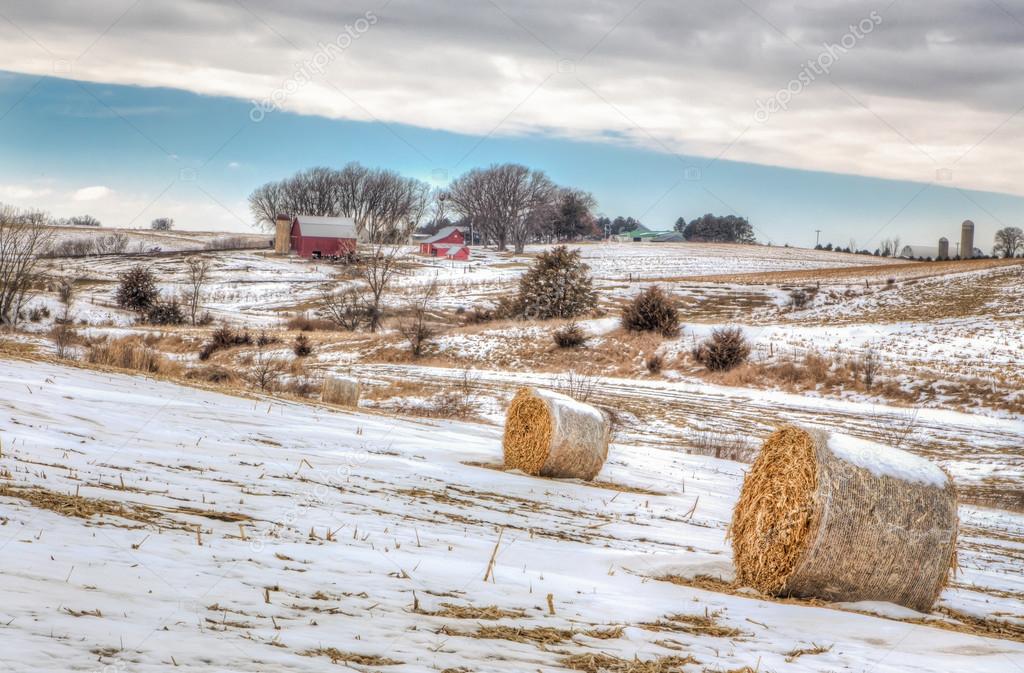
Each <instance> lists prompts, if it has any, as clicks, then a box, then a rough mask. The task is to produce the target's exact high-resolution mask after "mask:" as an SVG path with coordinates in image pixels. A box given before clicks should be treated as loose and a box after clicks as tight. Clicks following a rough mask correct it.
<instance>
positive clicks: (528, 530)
mask: <svg viewBox="0 0 1024 673" xmlns="http://www.w3.org/2000/svg"><path fill="white" fill-rule="evenodd" d="M715 399H717V396H716V395H715V394H714V391H709V397H708V404H713V403H714V400H715ZM837 404H839V403H837ZM818 413H824V414H828V413H830V412H829V405H822V408H821V409H819V410H818ZM991 423H996V421H994V420H993V421H990V424H991ZM0 438H2V441H3V452H2V458H0V474H2V480H0V488H2V489H3V491H2V492H0V515H2V516H0V523H2V526H0V557H2V562H0V573H2V575H3V580H2V586H3V587H4V589H3V601H2V602H0V636H2V639H3V642H4V647H3V648H0V662H2V664H3V670H11V671H19V672H20V671H140V672H147V671H167V670H172V669H174V668H186V669H188V670H194V671H210V672H213V671H218V672H219V671H326V670H356V671H377V670H386V671H396V672H403V673H404V672H410V673H411V672H414V671H415V672H418V671H424V672H426V671H463V672H468V671H488V672H490V671H509V672H513V671H515V672H519V671H534V670H539V671H554V670H591V671H593V670H598V666H596V665H595V664H594V663H593V662H595V661H598V662H601V661H603V663H604V664H605V668H604V669H602V670H605V669H607V670H615V671H628V670H639V669H635V668H630V664H631V662H633V661H634V660H635V659H636V660H640V661H655V660H660V662H661V668H653V667H652V668H650V669H644V670H652V671H653V670H660V671H662V672H663V673H667V672H669V671H687V672H688V673H690V672H692V673H697V672H699V671H727V670H739V669H741V668H742V667H749V669H743V670H756V671H782V670H785V671H790V670H792V671H840V670H851V671H893V672H896V671H898V672H901V673H903V672H907V671H956V672H957V673H960V672H961V671H964V670H970V671H993V672H996V671H999V672H1005V671H1012V670H1017V669H1018V668H1021V667H1024V643H1022V642H1021V635H1020V634H1021V631H1020V625H1024V578H1022V575H1021V572H1020V571H1021V554H1022V553H1024V517H1022V516H1020V515H1013V514H1009V513H1005V512H998V511H994V510H981V509H975V508H971V507H962V508H961V520H962V533H961V543H960V566H961V572H960V575H959V576H958V577H957V579H956V582H955V583H954V584H953V585H951V587H950V588H949V589H947V590H946V591H945V592H944V593H943V595H942V597H941V600H940V608H942V609H944V610H946V611H947V612H940V613H933V614H931V615H929V616H924V615H920V614H916V613H908V612H907V611H906V610H902V609H900V610H897V609H895V608H893V607H892V606H885V605H864V604H857V605H852V606H850V605H847V606H810V605H807V604H801V603H796V602H790V603H786V602H777V601H769V600H764V599H762V598H759V597H757V596H754V595H744V594H742V593H741V594H731V593H721V592H713V591H709V590H706V589H701V588H695V587H690V586H684V585H680V584H676V583H670V582H666V581H658V579H657V578H659V577H664V576H667V575H674V576H684V577H685V576H694V575H709V576H712V577H719V578H722V579H728V578H729V577H730V575H731V564H730V552H729V546H728V544H727V541H726V539H725V528H726V525H727V522H728V519H729V513H730V509H731V507H732V504H733V502H734V500H735V498H736V496H737V493H738V488H739V484H740V481H741V479H742V473H743V465H741V464H739V463H734V462H729V461H723V460H716V459H714V458H707V457H700V456H692V455H687V454H685V453H681V452H679V451H677V450H671V449H668V448H662V447H661V446H655V445H652V444H650V443H648V442H646V441H644V440H643V438H642V437H641V436H639V435H638V436H631V437H627V438H626V440H624V441H622V442H618V443H616V444H615V445H614V446H613V447H612V450H611V456H610V460H609V462H608V464H607V465H606V467H605V469H604V471H603V472H602V473H601V474H600V475H599V477H598V482H597V483H595V484H594V485H584V484H581V483H574V482H566V481H552V480H543V479H535V478H531V477H527V476H524V475H521V474H515V473H505V472H502V471H499V470H495V469H489V468H487V467H482V466H479V465H480V464H493V463H496V462H499V461H500V455H501V448H500V442H501V439H500V430H499V428H497V427H494V426H490V425H478V424H471V423H456V422H448V421H443V422H442V421H416V420H408V419H399V418H394V417H389V416H384V415H377V414H372V413H365V412H364V413H341V412H336V411H330V410H327V409H323V408H318V407H315V406H307V405H302V404H295V403H284V402H281V401H279V400H273V399H268V398H241V397H229V396H224V395H220V394H216V393H212V392H203V391H199V390H196V389H192V388H185V387H180V386H177V385H174V384H171V383H165V382H157V381H152V380H147V379H144V378H141V377H131V376H126V375H116V374H105V373H98V372H91V371H86V370H80V369H74V368H64V367H60V366H56V365H52V364H45V363H39V362H22V361H10V360H0ZM964 460H965V461H967V462H971V458H970V457H969V456H968V457H965V459H964ZM468 463H475V464H476V465H471V464H468ZM992 467H994V468H995V469H998V466H992ZM492 561H493V563H492ZM489 570H490V572H488V571H489ZM485 576H486V577H487V579H486V580H485ZM840 608H841V609H840ZM863 612H880V613H882V615H886V616H872V615H869V614H863ZM965 615H973V616H975V617H978V618H983V619H985V620H986V621H984V622H981V623H979V624H981V626H979V625H977V624H975V626H973V627H971V628H973V629H974V631H975V633H973V634H972V633H968V632H966V631H968V630H971V628H968V627H965V626H962V625H961V626H959V627H958V626H956V624H953V622H954V621H956V620H964V619H969V617H966V616H965ZM907 619H909V621H905V620H907ZM901 620H904V621H901ZM922 620H924V621H922ZM995 620H1005V622H1004V623H1006V624H1016V625H1017V626H1015V627H1006V628H1005V629H1004V633H1003V634H1002V637H995V636H996V634H995V633H994V630H993V629H992V628H991V625H992V624H998V621H995ZM929 622H930V623H929ZM939 622H942V623H945V624H947V625H949V626H950V628H954V629H957V628H958V629H959V630H950V629H948V628H947V629H940V628H937V627H936V623H939ZM961 624H962V622H961ZM986 625H987V626H986ZM502 627H507V628H502ZM1014 629H1016V631H1014ZM1014 634H1016V635H1014ZM800 650H813V651H814V652H813V653H810V652H808V653H803V654H801V653H800ZM670 657H674V659H671V658H670ZM602 658H604V659H602ZM332 661H333V662H334V663H333V664H332ZM587 662H590V663H589V664H588V663H587ZM588 666H589V667H588Z"/></svg>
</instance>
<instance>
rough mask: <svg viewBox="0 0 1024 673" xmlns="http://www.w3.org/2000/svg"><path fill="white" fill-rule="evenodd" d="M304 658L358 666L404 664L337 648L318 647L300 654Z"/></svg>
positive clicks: (374, 655)
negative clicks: (319, 658)
mask: <svg viewBox="0 0 1024 673" xmlns="http://www.w3.org/2000/svg"><path fill="white" fill-rule="evenodd" d="M299 654H300V655H301V656H303V657H327V658H328V659H330V660H331V663H332V664H346V665H347V664H356V665H357V666H399V665H401V664H402V663H404V662H401V661H398V660H397V659H389V658H387V657H382V656H379V655H376V654H358V653H356V652H344V651H342V650H339V649H337V648H335V647H318V648H316V649H312V650H305V651H303V652H299Z"/></svg>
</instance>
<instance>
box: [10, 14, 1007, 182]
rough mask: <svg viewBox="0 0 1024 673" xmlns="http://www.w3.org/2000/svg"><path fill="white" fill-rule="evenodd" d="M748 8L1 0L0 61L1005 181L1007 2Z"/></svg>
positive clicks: (516, 126)
mask: <svg viewBox="0 0 1024 673" xmlns="http://www.w3.org/2000/svg"><path fill="white" fill-rule="evenodd" d="M753 4H754V5H755V7H754V8H751V7H750V6H748V4H747V3H730V2H725V3H722V2H718V3H715V2H707V3H679V2H677V1H676V0H648V1H647V2H644V3H641V4H640V5H635V6H633V5H631V6H623V5H622V4H621V3H614V2H607V1H606V0H605V1H601V0H565V2H559V3H547V2H541V1H540V0H524V1H522V2H519V3H512V2H504V1H502V2H499V3H497V4H495V3H490V2H481V3H465V2H454V3H416V2H413V1H412V0H392V2H390V3H388V4H387V5H386V7H385V8H384V9H381V10H372V11H374V12H376V13H375V14H374V19H375V20H374V21H373V22H372V23H371V22H367V24H366V25H365V26H364V27H365V30H360V27H361V26H360V24H358V21H359V20H360V19H363V20H365V19H364V14H363V13H362V10H358V11H357V10H352V11H351V13H347V12H345V11H344V10H338V9H331V10H326V9H325V8H324V6H323V5H322V3H320V2H319V1H318V0H294V1H293V2H291V3H288V4H280V3H276V2H272V1H271V0H247V1H246V2H245V3H244V4H242V3H238V4H234V3H226V4H215V3H208V2H206V1H205V0H180V2H177V3H174V4H173V5H171V6H165V5H161V4H154V3H139V4H137V5H134V6H132V7H131V8H130V9H129V11H128V13H127V14H125V15H124V16H123V17H121V18H120V20H119V21H118V23H117V29H116V30H110V31H107V30H106V29H107V28H108V27H109V24H110V21H112V20H113V19H115V18H117V17H118V16H119V15H120V13H121V12H123V8H122V7H121V6H120V3H115V2H113V1H112V0H106V1H99V0H98V1H97V2H95V3H89V5H88V8H86V6H85V5H81V6H76V7H70V8H69V7H68V6H67V3H63V2H59V1H58V0H38V1H37V2H33V3H16V4H15V6H14V7H12V8H11V9H10V12H9V15H8V18H9V19H10V21H12V22H13V23H14V24H15V25H17V26H18V27H19V28H21V29H22V30H20V31H9V33H8V34H7V35H6V37H5V40H4V41H3V42H2V43H0V69H8V70H14V71H18V72H26V73H32V74H38V75H51V74H52V73H53V68H54V61H55V59H56V60H60V59H67V61H68V63H70V64H71V71H70V74H71V76H73V77H75V78H78V79H81V80H86V81H94V82H110V83H118V84H133V85H144V86H166V87H173V88H179V89H185V90H190V91H194V92H197V93H201V94H213V95H227V96H233V97H237V98H241V99H243V100H250V99H255V100H258V101H262V100H267V99H271V100H278V101H279V102H280V106H281V107H282V108H283V109H286V110H289V111H294V112H299V113H303V114H316V115H322V116H326V117H332V118H346V119H357V120H370V121H375V120H379V121H386V122H399V123H406V124H412V125H416V126H425V127H428V128H437V129H444V130H449V131H455V132H462V133H472V134H481V135H485V134H492V133H493V134H516V133H537V132H543V133H550V134H555V135H559V136H565V137H572V138H580V139H587V140H594V141H597V142H628V143H631V144H636V145H642V146H645V147H649V148H652V149H655V150H658V151H671V152H679V153H684V154H693V155H699V156H705V157H709V158H714V157H719V156H721V157H723V158H726V159H734V160H739V161H751V162H756V163H762V164H772V165H781V166H787V167H795V168H804V169H812V170H827V171H838V172H845V173H854V174H860V175H870V176H876V177H884V178H897V179H910V180H917V181H922V182H932V181H935V180H936V178H937V176H938V175H941V176H942V177H941V180H942V181H943V182H942V184H945V185H946V186H954V187H971V188H979V189H990V190H995V191H1004V192H1010V193H1017V194H1021V193H1024V162H1020V161H1019V157H1020V156H1021V154H1022V153H1024V133H1022V126H1024V112H1022V111H1021V109H1020V101H1019V92H1020V91H1021V90H1024V70H1022V69H1020V68H1019V67H1018V66H1017V65H1015V64H1019V63H1020V62H1021V61H1022V60H1024V41H1022V40H1021V39H1020V31H1021V27H1020V22H1014V21H1011V20H1009V18H1008V16H1007V14H1008V13H1012V14H1013V15H1015V16H1017V17H1019V18H1020V19H1021V21H1024V9H1018V8H1017V7H1016V6H1014V5H1013V4H1012V3H1011V4H1009V6H1007V7H1003V6H1004V5H1006V4H1007V3H1000V4H999V5H997V4H996V3H976V2H970V1H969V0H935V1H934V2H931V3H928V6H927V8H925V7H924V6H923V5H918V4H914V3H894V4H887V6H886V8H885V9H884V10H878V8H877V6H876V5H875V4H872V3H870V2H867V1H864V0H861V1H858V2H848V1H846V0H828V1H826V0H822V2H819V3H815V4H814V10H813V11H811V10H808V9H807V7H806V6H805V5H804V4H801V3H791V2H784V1H782V0H766V1H761V2H756V3H753ZM1017 4H1018V5H1019V3H1017ZM1001 7H1003V8H1002V9H1001ZM755 9H756V11H755ZM875 10H878V15H879V21H877V22H873V23H875V25H874V27H873V28H872V30H871V31H870V32H869V33H868V34H865V35H863V36H862V37H860V38H857V39H856V40H855V41H854V42H855V44H853V43H852V42H851V44H853V46H851V47H850V48H849V49H847V50H845V51H843V52H842V53H839V52H834V53H830V55H829V57H828V58H829V60H830V61H834V62H832V63H830V66H829V74H827V75H825V74H818V75H816V76H815V78H814V80H813V81H811V82H806V83H805V82H800V81H799V78H800V77H801V75H804V74H805V73H806V70H805V68H806V65H805V64H806V63H807V62H808V61H811V60H813V61H815V62H816V63H819V64H820V62H821V59H822V55H823V53H824V52H825V51H826V50H825V49H824V47H823V45H824V44H825V43H829V44H836V43H841V42H842V40H843V38H844V37H846V36H847V35H848V34H849V33H850V32H851V30H853V28H851V26H861V25H866V24H864V23H863V22H864V21H865V20H867V19H868V18H869V17H871V16H872V12H874V11H875ZM5 11H6V10H5ZM567 25H571V27H572V30H566V26H567ZM225 34H230V35H232V39H231V42H230V44H229V43H226V42H225V41H224V39H223V36H224V35H225ZM28 35H31V36H32V39H29V38H28V37H27V36H28ZM97 36H101V37H100V39H99V40H98V41H97ZM183 43H187V44H189V45H190V48H189V49H187V50H183V49H180V48H179V47H180V45H181V44H183ZM40 45H44V46H45V48H44V47H41V46H40ZM232 45H237V48H235V46H232ZM339 45H340V46H343V47H344V48H339ZM87 48H88V49H87ZM86 49H87V53H86V55H85V56H82V57H81V58H79V57H80V55H81V54H82V52H83V50H86ZM844 49H845V47H844ZM837 55H838V56H837ZM794 83H796V84H797V85H799V86H798V88H799V92H798V93H797V94H796V95H792V96H791V97H790V96H787V97H786V104H785V107H786V110H782V111H778V112H776V113H774V114H772V115H771V116H770V118H769V119H768V120H767V122H765V123H758V122H757V119H756V118H755V111H756V110H757V101H765V100H769V99H772V98H773V97H777V96H779V95H780V93H781V92H782V91H783V90H784V89H786V88H787V87H790V86H792V85H794ZM275 92H280V94H279V95H278V96H275ZM950 178H951V179H950Z"/></svg>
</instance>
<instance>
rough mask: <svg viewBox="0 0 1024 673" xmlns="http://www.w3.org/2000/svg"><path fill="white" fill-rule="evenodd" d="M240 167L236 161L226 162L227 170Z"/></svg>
mask: <svg viewBox="0 0 1024 673" xmlns="http://www.w3.org/2000/svg"><path fill="white" fill-rule="evenodd" d="M241 165H242V164H240V163H238V162H237V161H229V162H228V168H239V167H240V166H241Z"/></svg>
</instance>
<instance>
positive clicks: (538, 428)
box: [503, 388, 609, 481]
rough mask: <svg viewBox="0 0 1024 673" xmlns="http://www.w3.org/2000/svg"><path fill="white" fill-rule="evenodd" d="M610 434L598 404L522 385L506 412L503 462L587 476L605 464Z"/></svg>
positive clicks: (548, 473)
mask: <svg viewBox="0 0 1024 673" xmlns="http://www.w3.org/2000/svg"><path fill="white" fill-rule="evenodd" d="M608 437H609V427H608V422H607V421H606V420H605V417H604V415H603V414H602V413H601V412H600V411H599V410H598V409H596V408H594V407H592V406H590V405H589V404H584V403H583V402H577V401H576V400H574V399H572V398H571V397H567V396H565V395H562V394H560V393H554V392H551V391H549V390H541V389H538V388H522V389H520V390H519V392H518V393H516V396H515V398H513V399H512V403H511V404H510V405H509V407H508V414H507V415H506V416H505V439H504V442H503V446H504V450H505V467H506V468H508V469H517V470H522V471H523V472H526V473H527V474H532V475H537V476H541V477H555V478H559V479H585V480H587V481H590V480H591V479H593V478H594V477H596V476H597V473H598V472H600V471H601V467H603V466H604V459H605V458H606V457H607V456H608Z"/></svg>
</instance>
